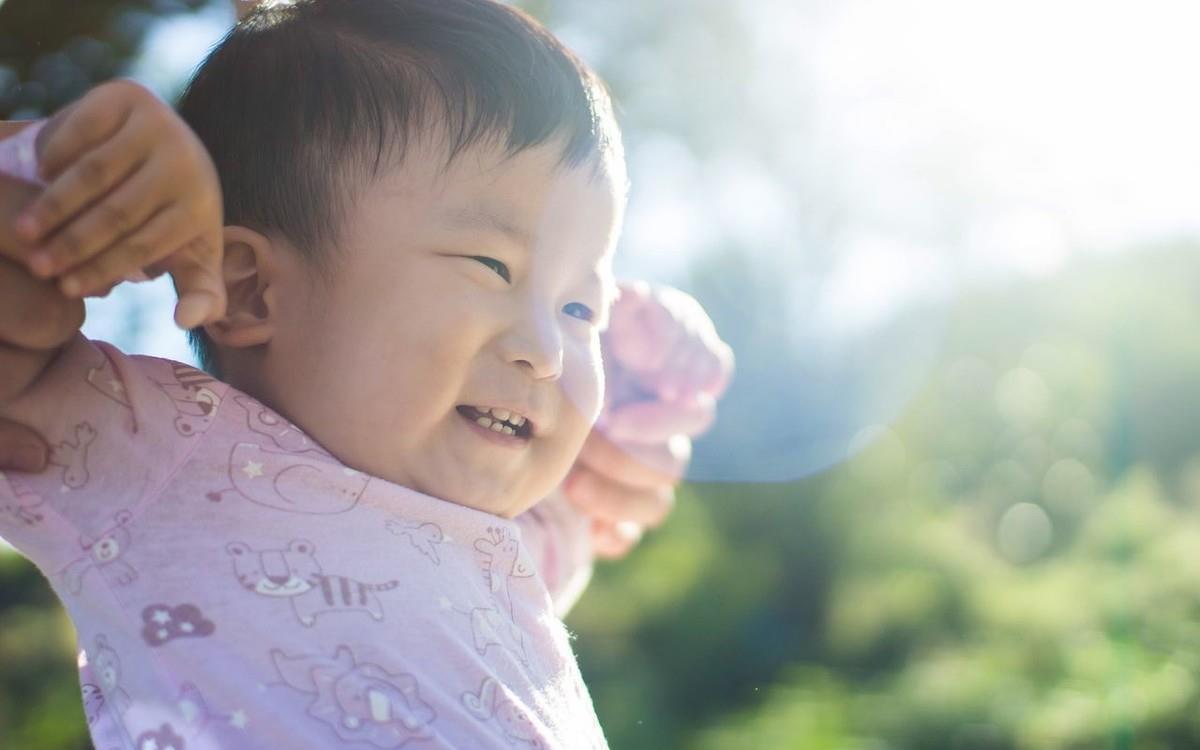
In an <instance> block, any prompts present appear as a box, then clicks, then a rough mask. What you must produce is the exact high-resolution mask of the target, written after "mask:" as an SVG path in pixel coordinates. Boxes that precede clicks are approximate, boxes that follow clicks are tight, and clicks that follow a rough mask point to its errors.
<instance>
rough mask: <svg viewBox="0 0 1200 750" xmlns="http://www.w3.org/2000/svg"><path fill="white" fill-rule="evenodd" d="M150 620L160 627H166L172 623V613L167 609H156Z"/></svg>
mask: <svg viewBox="0 0 1200 750" xmlns="http://www.w3.org/2000/svg"><path fill="white" fill-rule="evenodd" d="M150 619H151V620H154V621H155V622H156V623H158V624H159V625H166V624H167V623H168V622H170V621H171V613H170V612H168V611H167V610H165V609H156V610H155V611H154V614H152V615H150Z"/></svg>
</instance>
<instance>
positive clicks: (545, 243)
mask: <svg viewBox="0 0 1200 750" xmlns="http://www.w3.org/2000/svg"><path fill="white" fill-rule="evenodd" d="M557 159H558V151H557V149H555V148H550V147H540V148H537V149H531V150H527V151H525V152H522V153H520V154H518V155H516V156H514V157H511V158H509V159H503V158H501V157H500V156H499V155H496V154H493V153H492V152H490V151H482V150H473V151H468V152H466V153H464V154H463V155H461V156H460V157H459V158H458V159H456V160H455V161H454V162H453V163H452V164H451V165H450V166H449V167H448V168H446V167H445V164H444V161H445V159H444V157H443V156H442V155H441V154H440V152H437V151H433V150H422V149H418V148H416V147H415V146H414V147H410V149H409V152H408V154H407V155H406V158H405V160H404V164H403V165H402V166H401V167H399V168H397V169H396V170H394V171H392V172H390V173H388V174H386V175H385V176H384V177H383V178H382V179H380V180H378V181H376V182H375V183H374V184H372V185H371V186H370V187H369V188H367V189H366V190H365V191H364V192H363V193H362V196H361V198H360V199H359V200H358V201H357V203H356V204H355V205H353V206H351V207H350V208H349V209H348V210H349V214H348V217H347V219H348V220H347V223H346V224H345V231H344V234H343V240H342V242H341V245H340V247H339V248H338V250H337V252H336V253H335V259H334V263H333V269H332V271H331V272H330V274H329V277H328V278H327V279H325V280H322V279H320V278H319V277H318V276H316V275H315V274H311V273H303V272H301V271H300V270H298V269H292V270H291V271H285V273H283V274H282V276H281V278H282V282H281V283H283V284H285V289H283V290H281V293H280V294H279V295H278V297H277V299H278V300H279V305H280V308H279V310H280V315H279V316H278V320H279V328H278V329H277V332H276V334H275V336H274V338H273V339H272V342H271V345H270V349H271V354H270V356H269V357H268V360H269V361H268V363H267V366H268V367H269V372H268V377H269V378H270V379H271V381H272V384H271V391H272V396H273V398H274V399H275V400H276V402H277V403H276V405H277V406H278V407H280V408H281V409H282V410H283V411H284V412H285V413H286V414H287V415H288V416H289V417H291V418H292V419H293V420H294V421H296V422H297V423H298V424H299V426H300V427H302V428H303V429H304V430H305V431H307V432H308V433H309V434H311V435H312V436H313V437H314V438H316V439H317V440H318V441H319V442H320V443H321V444H322V445H324V446H325V447H326V448H327V449H329V450H330V451H331V452H333V453H334V454H335V455H336V456H338V458H340V459H341V460H342V461H343V462H345V463H347V464H348V465H350V466H353V467H354V468H357V469H361V470H363V471H366V472H368V473H370V474H374V475H376V476H379V477H383V478H385V479H388V480H390V481H393V482H395V483H397V484H401V485H404V486H407V487H411V488H413V489H415V490H418V491H420V492H424V493H426V494H429V495H433V496H435V497H439V498H442V499H446V500H451V501H453V502H457V503H461V504H463V505H467V506H470V507H473V508H477V509H479V510H484V511H487V512H489V513H494V514H497V515H501V516H506V517H512V516H515V515H517V514H519V513H521V512H522V511H524V510H526V509H527V508H528V507H529V506H530V505H532V504H533V503H535V502H537V501H538V500H540V499H541V498H543V497H545V496H546V495H547V494H548V493H549V492H550V491H551V490H552V489H553V488H554V487H555V486H557V485H558V483H559V482H561V481H562V479H563V477H564V476H565V475H566V472H567V471H568V470H569V468H570V467H571V464H572V462H573V461H574V459H575V457H576V455H577V454H578V452H579V449H580V447H581V446H582V445H583V442H584V439H585V437H586V436H587V434H588V432H589V430H590V429H591V425H592V423H593V422H594V421H595V419H596V417H597V416H598V413H599V410H600V405H601V402H602V394H603V387H604V382H603V368H602V365H601V360H600V336H599V331H600V329H601V327H602V326H604V325H606V319H607V315H608V306H609V304H610V302H611V295H612V293H613V286H612V279H611V256H612V248H613V245H614V244H615V241H616V235H617V226H618V223H619V218H620V213H621V211H620V204H619V198H618V195H617V192H616V190H615V189H614V186H613V185H612V184H611V182H610V181H609V180H607V179H605V178H594V177H592V173H591V170H590V169H589V168H588V167H580V168H574V169H571V168H562V167H559V166H558V165H557V164H556V162H557ZM286 255H288V256H292V255H293V254H291V253H287V254H286ZM285 262H296V261H285ZM504 276H507V277H508V278H507V279H506V278H504ZM288 284H291V286H290V287H286V285H288ZM589 318H590V319H589ZM481 410H487V411H481ZM505 411H507V412H508V415H507V422H509V423H513V424H517V425H519V426H517V427H516V429H515V430H513V429H511V428H509V429H505V427H504V426H503V423H502V422H501V420H502V419H504V418H505V413H504V412H505ZM489 412H490V413H489ZM497 412H499V414H497ZM522 418H524V423H523V424H520V423H521V422H522ZM492 425H495V426H492ZM497 429H499V430H500V431H499V432H497V431H496V430H497ZM509 433H512V434H509Z"/></svg>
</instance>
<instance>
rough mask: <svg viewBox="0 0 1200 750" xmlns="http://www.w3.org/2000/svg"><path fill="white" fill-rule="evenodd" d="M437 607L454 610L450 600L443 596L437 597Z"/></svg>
mask: <svg viewBox="0 0 1200 750" xmlns="http://www.w3.org/2000/svg"><path fill="white" fill-rule="evenodd" d="M438 606H439V607H441V608H442V609H445V610H450V609H453V608H454V604H453V602H451V601H450V599H449V598H448V597H446V596H444V595H443V596H439V597H438Z"/></svg>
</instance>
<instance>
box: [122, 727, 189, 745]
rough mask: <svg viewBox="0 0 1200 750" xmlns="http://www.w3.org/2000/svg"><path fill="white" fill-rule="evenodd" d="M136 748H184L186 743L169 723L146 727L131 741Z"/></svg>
mask: <svg viewBox="0 0 1200 750" xmlns="http://www.w3.org/2000/svg"><path fill="white" fill-rule="evenodd" d="M133 746H134V747H135V748H136V750H184V748H185V747H186V745H185V744H184V741H183V738H182V737H180V736H179V735H177V734H175V729H174V727H172V726H171V725H170V724H165V723H164V724H162V725H161V726H159V728H158V729H148V730H146V731H145V732H142V733H141V734H139V735H138V736H137V739H136V740H134V741H133Z"/></svg>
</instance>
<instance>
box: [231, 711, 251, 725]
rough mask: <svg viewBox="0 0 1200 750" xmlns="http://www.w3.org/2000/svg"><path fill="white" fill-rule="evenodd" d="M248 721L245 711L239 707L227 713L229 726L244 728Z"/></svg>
mask: <svg viewBox="0 0 1200 750" xmlns="http://www.w3.org/2000/svg"><path fill="white" fill-rule="evenodd" d="M249 723H250V719H249V718H247V716H246V712H245V711H243V710H242V709H240V708H239V709H238V710H236V711H234V712H233V713H231V714H230V715H229V725H230V726H233V727H237V728H238V729H245V728H246V725H247V724H249Z"/></svg>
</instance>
